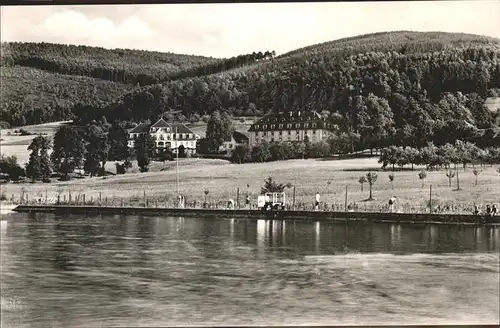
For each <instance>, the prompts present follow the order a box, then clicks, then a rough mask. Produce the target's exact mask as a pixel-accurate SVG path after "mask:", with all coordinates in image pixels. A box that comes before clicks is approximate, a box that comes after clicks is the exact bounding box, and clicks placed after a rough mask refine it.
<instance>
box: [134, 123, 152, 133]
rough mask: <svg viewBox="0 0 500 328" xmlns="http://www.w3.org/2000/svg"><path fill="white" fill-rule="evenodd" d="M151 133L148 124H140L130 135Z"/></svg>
mask: <svg viewBox="0 0 500 328" xmlns="http://www.w3.org/2000/svg"><path fill="white" fill-rule="evenodd" d="M146 132H149V124H148V123H139V124H138V125H137V126H136V127H135V128H133V129H132V130H130V131H129V133H146Z"/></svg>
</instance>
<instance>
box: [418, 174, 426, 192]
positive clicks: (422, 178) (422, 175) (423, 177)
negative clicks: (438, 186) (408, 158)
mask: <svg viewBox="0 0 500 328" xmlns="http://www.w3.org/2000/svg"><path fill="white" fill-rule="evenodd" d="M418 178H419V179H420V180H422V188H423V187H424V180H425V178H427V173H426V172H425V170H422V171H420V172H418Z"/></svg>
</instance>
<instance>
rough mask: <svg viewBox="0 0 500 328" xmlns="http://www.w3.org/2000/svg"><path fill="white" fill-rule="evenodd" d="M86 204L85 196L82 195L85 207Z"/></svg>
mask: <svg viewBox="0 0 500 328" xmlns="http://www.w3.org/2000/svg"><path fill="white" fill-rule="evenodd" d="M86 204H87V203H86V202H85V194H83V205H86Z"/></svg>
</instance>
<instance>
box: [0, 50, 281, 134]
mask: <svg viewBox="0 0 500 328" xmlns="http://www.w3.org/2000/svg"><path fill="white" fill-rule="evenodd" d="M0 50H1V67H2V72H1V79H2V89H1V91H2V104H1V109H2V114H1V115H2V117H1V118H0V121H2V125H3V126H7V125H14V126H17V125H24V124H37V123H41V122H50V121H54V120H59V119H70V118H71V116H72V114H71V112H72V108H74V107H75V106H78V107H81V106H84V107H88V106H90V107H95V106H100V105H102V103H107V102H110V101H113V100H116V99H117V98H119V97H120V96H122V95H124V94H125V93H127V91H131V90H133V89H135V88H139V87H140V86H145V85H152V84H157V83H164V82H166V81H171V80H176V79H182V78H186V77H197V76H203V75H207V74H214V73H218V72H223V71H227V70H231V69H234V68H239V67H244V66H248V65H252V64H254V63H256V62H257V61H259V60H268V59H270V58H272V57H273V56H274V51H271V52H270V51H266V52H257V53H256V52H254V53H252V54H246V55H240V56H236V57H232V58H225V59H216V58H209V57H201V56H189V55H179V54H173V53H160V52H152V51H140V50H123V49H115V50H108V49H104V48H97V47H87V46H74V45H62V44H51V43H2V46H1V48H0ZM66 80H67V83H65V81H66ZM110 82H113V83H110Z"/></svg>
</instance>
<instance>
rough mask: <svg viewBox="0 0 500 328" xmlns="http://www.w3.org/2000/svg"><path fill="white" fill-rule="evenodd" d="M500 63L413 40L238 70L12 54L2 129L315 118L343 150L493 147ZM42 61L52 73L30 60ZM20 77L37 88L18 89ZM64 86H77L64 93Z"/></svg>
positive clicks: (467, 43) (477, 43) (156, 60)
mask: <svg viewBox="0 0 500 328" xmlns="http://www.w3.org/2000/svg"><path fill="white" fill-rule="evenodd" d="M499 53H500V40H499V39H495V38H489V37H484V36H477V35H469V34H457V33H438V32H432V33H420V32H406V31H401V32H390V33H375V34H369V35H362V36H358V37H351V38H345V39H340V40H336V41H332V42H327V43H323V44H319V45H313V46H310V47H306V48H302V49H298V50H295V51H292V52H290V53H288V54H283V55H280V56H278V57H274V52H268V51H266V52H264V53H262V52H258V53H255V52H254V53H253V54H250V55H242V56H238V57H234V58H230V59H213V58H205V57H195V56H183V55H174V54H161V53H156V52H145V51H133V50H130V51H129V50H105V49H101V48H92V47H77V46H62V45H53V44H45V43H42V44H32V43H30V44H22V43H12V44H9V47H7V49H3V48H2V55H3V56H4V57H2V65H4V66H7V67H5V68H4V69H2V74H3V76H7V77H6V79H9V78H10V79H11V80H13V81H14V80H16V79H17V80H18V81H17V83H13V84H11V85H9V84H7V86H5V84H4V83H3V84H2V88H3V89H7V91H5V90H2V92H3V94H4V95H7V97H3V100H2V117H1V120H2V121H5V122H7V123H8V124H11V125H19V124H20V123H25V124H31V123H35V122H36V123H39V122H42V121H50V120H52V121H53V120H56V119H59V118H63V117H65V118H66V117H69V116H72V115H74V116H75V118H76V120H77V121H79V122H80V123H87V122H89V121H92V120H94V119H95V120H99V119H100V118H101V117H102V116H105V117H106V118H107V120H108V121H110V122H113V121H135V122H137V121H144V120H148V119H150V120H155V119H156V118H158V117H160V116H166V115H169V116H170V117H171V116H172V115H171V114H172V113H179V114H178V115H182V117H185V118H187V119H190V120H191V121H195V120H197V119H198V118H199V117H200V116H202V115H210V114H211V113H213V112H214V111H216V110H217V111H220V112H227V113H228V114H230V115H233V116H254V115H256V116H261V115H264V114H267V113H271V112H273V111H280V110H302V111H311V110H315V111H318V112H320V113H322V114H323V115H324V116H325V117H328V118H329V119H330V120H332V121H333V122H334V123H335V124H336V125H337V126H338V127H339V131H338V133H337V134H336V136H335V138H338V139H342V140H343V141H345V139H352V145H353V149H354V148H356V149H357V148H367V147H368V148H381V147H385V146H387V145H388V144H396V145H408V146H412V147H420V146H425V145H426V144H427V142H430V141H436V143H437V144H443V143H446V142H454V140H455V139H456V138H457V137H461V136H463V135H464V134H467V135H469V137H470V138H469V139H474V138H475V139H481V138H483V137H491V138H493V137H495V136H498V134H499V131H498V127H499V126H500V113H499V112H495V111H491V110H489V109H488V108H487V107H486V106H484V100H485V99H486V97H488V96H498V95H499V93H500V92H499V91H500V59H499V58H500V56H499ZM30 56H31V57H30ZM38 57H40V58H42V59H43V60H46V61H47V62H44V61H37V60H25V59H26V58H29V59H35V58H38ZM69 58H71V59H69ZM42 62H43V63H46V64H47V63H52V64H53V65H52V64H50V65H49V64H47V65H45V64H40V63H42ZM37 63H38V64H37ZM39 64H40V65H39ZM20 65H24V66H26V65H31V66H36V65H38V66H36V69H35V68H29V69H28V68H26V67H22V66H20ZM120 69H121V70H124V71H122V73H120V72H121V71H120ZM21 70H29V71H30V72H31V71H32V72H34V73H30V74H35V73H36V74H39V77H37V76H33V77H30V76H29V74H27V75H28V76H26V77H18V76H20V75H23V74H24V73H22V74H21V73H19V72H20V71H21ZM108 71H109V72H112V73H109V72H108ZM49 72H50V73H49ZM92 72H94V73H92ZM96 72H100V73H96ZM9 74H10V75H9ZM43 74H47V76H44V75H43ZM71 74H78V77H76V76H71ZM93 74H94V75H93ZM110 74H111V75H110ZM127 74H129V75H130V76H133V77H134V78H130V79H129V78H127V77H125V78H123V77H122V75H124V76H129V75H127ZM3 76H2V79H3V80H5V79H4V77H3ZM56 76H57V77H58V78H60V79H66V80H73V79H74V80H75V81H78V83H76V82H74V83H73V84H72V86H67V87H64V86H62V83H61V84H58V83H54V80H55V77H56ZM82 76H87V77H85V78H83V77H82ZM139 76H140V77H139ZM84 79H87V80H86V81H88V82H86V81H85V80H84ZM109 80H111V81H109ZM156 82H161V83H156ZM151 83H153V84H151ZM47 89H51V90H47ZM40 90H42V94H43V92H45V94H46V96H44V98H45V99H46V100H40ZM43 90H45V91H43ZM13 94H14V95H16V97H17V98H14V96H11V95H13ZM5 98H7V100H4V99H5ZM33 98H36V99H38V100H39V103H40V104H38V105H36V106H35V105H33V104H32V103H33V101H32V103H30V99H33ZM16 99H17V100H16ZM42 103H43V104H42ZM61 103H66V105H62V108H63V109H59V108H61V105H60V104H61ZM35 107H36V108H35ZM29 113H31V114H29ZM491 138H490V139H491Z"/></svg>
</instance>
